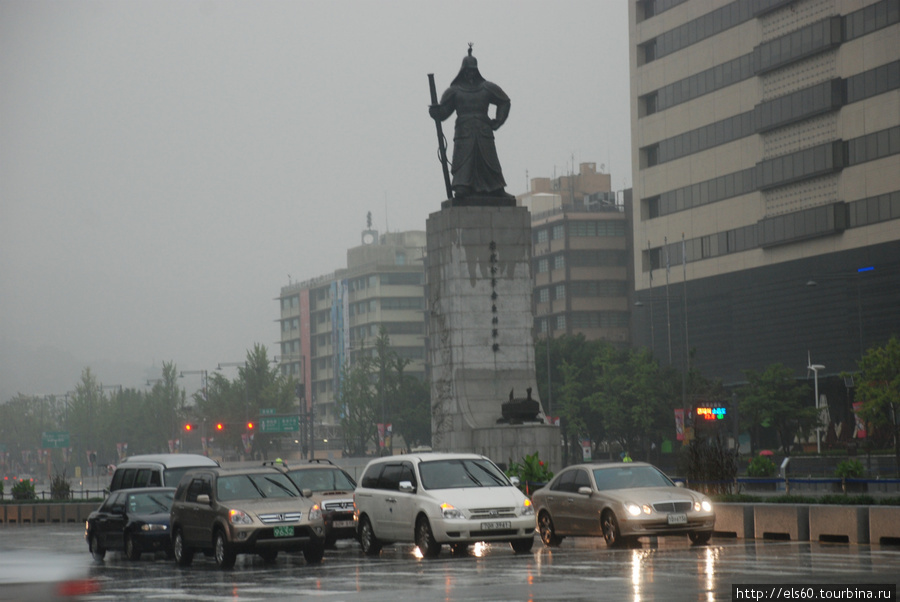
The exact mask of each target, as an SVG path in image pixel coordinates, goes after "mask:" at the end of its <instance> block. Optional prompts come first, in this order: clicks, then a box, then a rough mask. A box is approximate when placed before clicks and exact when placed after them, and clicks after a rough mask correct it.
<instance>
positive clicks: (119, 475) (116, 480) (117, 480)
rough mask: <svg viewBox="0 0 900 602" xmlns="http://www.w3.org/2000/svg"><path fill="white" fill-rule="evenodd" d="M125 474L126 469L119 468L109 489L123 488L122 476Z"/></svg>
mask: <svg viewBox="0 0 900 602" xmlns="http://www.w3.org/2000/svg"><path fill="white" fill-rule="evenodd" d="M124 475H125V471H124V470H121V469H119V470H117V471H116V472H115V474H113V478H112V483H110V484H109V490H110V491H115V490H116V489H121V488H122V477H123V476H124Z"/></svg>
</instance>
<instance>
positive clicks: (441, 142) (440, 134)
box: [428, 73, 453, 199]
mask: <svg viewBox="0 0 900 602" xmlns="http://www.w3.org/2000/svg"><path fill="white" fill-rule="evenodd" d="M428 87H429V88H431V104H432V105H437V103H438V99H437V90H436V89H435V87H434V73H429V74H428ZM434 127H435V129H437V138H438V152H439V154H440V160H441V168H442V169H443V170H444V186H445V187H446V188H447V198H448V199H452V198H453V189H452V188H451V187H450V171H449V170H448V169H447V141H446V140H445V139H444V130H443V128H442V127H441V120H440V119H435V120H434Z"/></svg>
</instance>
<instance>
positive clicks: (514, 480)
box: [509, 477, 522, 487]
mask: <svg viewBox="0 0 900 602" xmlns="http://www.w3.org/2000/svg"><path fill="white" fill-rule="evenodd" d="M509 482H510V483H512V484H513V486H515V487H518V486H519V484H520V483H521V482H522V481H520V480H519V477H509Z"/></svg>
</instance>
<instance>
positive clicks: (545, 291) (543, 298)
mask: <svg viewBox="0 0 900 602" xmlns="http://www.w3.org/2000/svg"><path fill="white" fill-rule="evenodd" d="M549 301H550V289H549V288H541V289H538V303H547V302H549Z"/></svg>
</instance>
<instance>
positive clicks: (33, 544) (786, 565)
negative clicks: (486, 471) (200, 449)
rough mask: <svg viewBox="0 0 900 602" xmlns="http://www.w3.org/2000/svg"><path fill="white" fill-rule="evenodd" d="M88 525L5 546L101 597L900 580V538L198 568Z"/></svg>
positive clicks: (596, 543) (289, 559) (694, 588)
mask: <svg viewBox="0 0 900 602" xmlns="http://www.w3.org/2000/svg"><path fill="white" fill-rule="evenodd" d="M83 534H84V531H83V527H81V526H80V525H74V524H68V525H34V526H31V525H23V526H18V527H17V526H8V527H3V528H0V547H2V548H9V547H27V548H29V549H37V550H44V551H51V550H52V551H55V552H58V553H59V552H61V553H64V554H66V555H67V556H68V555H72V556H73V557H75V558H77V559H79V560H81V561H83V562H84V564H85V566H86V567H87V570H88V571H89V572H90V573H91V574H92V575H93V576H94V577H96V578H97V579H99V580H100V582H101V583H102V587H103V590H102V593H101V594H99V595H96V596H94V597H92V598H90V599H91V600H129V601H132V600H135V601H137V600H196V601H205V600H242V601H250V600H300V599H314V600H328V601H335V600H372V601H390V602H397V601H399V600H448V601H454V600H459V601H462V600H477V601H479V602H487V601H492V600H731V599H732V597H731V596H732V589H731V586H732V584H738V583H740V584H760V585H762V584H805V585H822V584H832V585H849V584H858V583H867V584H880V583H890V584H895V585H896V584H898V583H900V548H898V547H888V546H878V545H871V546H870V545H851V544H830V543H829V544H825V543H809V542H804V543H797V542H769V541H765V542H763V541H755V540H748V541H744V540H736V539H713V540H712V543H711V544H710V545H708V546H691V545H690V544H689V542H688V540H687V538H686V537H683V538H682V537H676V538H668V539H659V540H658V541H657V542H653V541H643V542H642V544H641V545H640V547H637V548H632V549H619V550H610V549H607V548H606V546H605V544H604V543H603V542H602V541H600V540H585V539H582V540H572V539H567V540H565V541H564V542H563V544H562V546H560V547H559V548H556V549H553V550H551V549H548V548H545V547H543V545H542V544H541V542H540V540H539V539H536V540H535V546H534V549H533V551H532V553H530V554H524V555H516V554H514V553H513V552H512V550H511V549H510V548H509V546H507V545H493V546H478V547H474V548H470V550H469V554H468V555H466V556H463V557H455V556H452V555H451V554H450V552H449V549H448V548H447V547H446V546H445V547H444V549H443V551H442V553H441V556H440V557H439V558H437V559H434V560H421V559H419V558H416V556H415V551H416V550H415V548H414V547H413V546H409V545H395V546H388V547H385V548H384V550H383V551H382V553H381V555H380V556H378V557H374V558H369V557H366V556H364V555H363V554H362V553H361V552H360V551H359V546H358V545H357V544H356V542H353V541H342V542H338V547H337V549H335V550H329V551H328V552H326V554H325V559H324V560H323V562H322V563H321V564H319V565H307V564H306V563H305V561H304V560H303V556H302V554H281V555H280V556H279V557H278V560H277V561H276V563H275V564H274V565H265V564H263V562H262V560H261V559H260V558H259V557H256V556H238V561H237V564H236V566H235V568H234V570H231V571H220V570H219V569H218V568H216V566H215V563H214V562H213V560H212V559H211V558H206V557H204V556H202V555H197V556H196V557H195V559H194V564H193V565H192V566H191V567H190V568H186V569H182V568H179V567H177V566H176V565H175V563H174V561H170V560H166V559H165V557H164V556H162V555H159V556H156V557H153V556H150V555H145V556H144V557H143V558H142V559H141V560H140V561H138V562H131V561H129V560H127V559H125V558H124V556H122V555H120V554H118V553H108V554H107V556H106V559H105V560H104V561H102V562H95V561H93V560H91V558H90V555H89V553H88V551H87V544H86V543H85V542H84V538H83Z"/></svg>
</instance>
